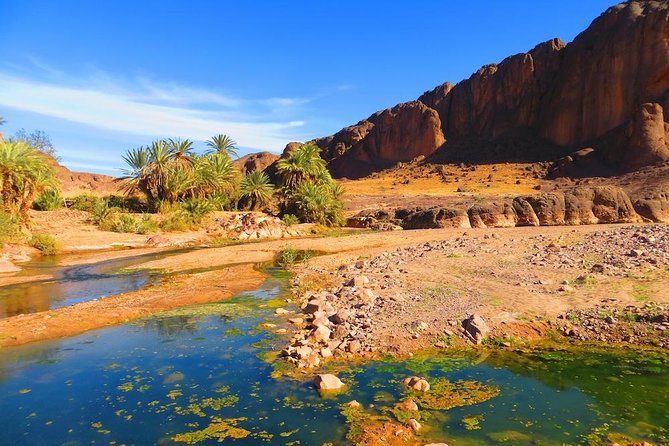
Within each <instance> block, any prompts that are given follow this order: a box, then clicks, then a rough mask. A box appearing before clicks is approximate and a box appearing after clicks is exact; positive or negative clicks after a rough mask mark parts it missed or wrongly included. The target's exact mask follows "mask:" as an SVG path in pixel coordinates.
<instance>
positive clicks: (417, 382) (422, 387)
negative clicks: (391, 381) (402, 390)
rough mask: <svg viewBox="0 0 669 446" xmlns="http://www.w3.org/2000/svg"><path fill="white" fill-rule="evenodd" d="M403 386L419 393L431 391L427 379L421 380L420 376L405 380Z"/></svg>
mask: <svg viewBox="0 0 669 446" xmlns="http://www.w3.org/2000/svg"><path fill="white" fill-rule="evenodd" d="M402 384H404V385H405V386H406V387H408V388H409V389H413V390H417V391H419V392H427V391H428V390H430V383H428V382H427V380H426V379H425V378H421V377H418V376H410V377H408V378H404V380H403V381H402Z"/></svg>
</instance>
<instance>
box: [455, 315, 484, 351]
mask: <svg viewBox="0 0 669 446" xmlns="http://www.w3.org/2000/svg"><path fill="white" fill-rule="evenodd" d="M462 327H463V328H464V329H465V333H466V334H467V335H468V336H470V337H471V339H472V340H473V341H474V342H476V343H477V344H480V343H481V341H483V339H484V338H485V337H487V336H488V334H489V333H490V328H488V324H486V322H485V320H484V319H483V318H482V317H481V316H480V315H478V314H472V315H471V316H469V317H468V318H467V319H465V320H464V321H462Z"/></svg>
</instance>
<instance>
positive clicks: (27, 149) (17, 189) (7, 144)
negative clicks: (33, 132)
mask: <svg viewBox="0 0 669 446" xmlns="http://www.w3.org/2000/svg"><path fill="white" fill-rule="evenodd" d="M55 187H56V184H55V180H54V174H53V167H52V164H51V162H50V160H49V158H48V157H47V155H45V154H44V153H42V152H40V151H39V150H38V149H36V148H34V147H32V146H31V145H29V144H28V143H27V142H25V141H22V140H9V141H4V140H0V194H1V196H2V207H3V210H4V211H5V212H7V213H9V214H13V215H18V217H19V220H20V222H21V223H23V224H28V210H29V209H30V207H31V206H32V204H33V201H35V198H36V197H38V196H39V195H40V194H41V193H42V192H44V191H46V190H47V189H50V188H55Z"/></svg>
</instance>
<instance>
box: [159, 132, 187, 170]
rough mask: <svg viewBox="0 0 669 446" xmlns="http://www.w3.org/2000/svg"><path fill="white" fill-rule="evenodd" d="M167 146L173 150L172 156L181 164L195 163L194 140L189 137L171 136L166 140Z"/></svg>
mask: <svg viewBox="0 0 669 446" xmlns="http://www.w3.org/2000/svg"><path fill="white" fill-rule="evenodd" d="M165 144H166V145H167V147H169V148H170V150H171V152H172V158H173V159H174V161H176V162H177V163H179V164H182V165H184V166H192V164H193V158H192V154H193V142H192V141H190V140H188V139H181V138H170V139H168V140H166V141H165Z"/></svg>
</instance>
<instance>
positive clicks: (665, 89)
mask: <svg viewBox="0 0 669 446" xmlns="http://www.w3.org/2000/svg"><path fill="white" fill-rule="evenodd" d="M668 106H669V5H668V4H667V2H664V1H628V2H625V3H621V4H619V5H617V6H614V7H611V8H609V9H608V10H607V11H605V12H604V13H603V14H602V15H601V16H600V17H598V18H597V19H595V20H594V21H593V22H592V24H591V25H590V26H589V27H588V28H587V29H586V30H585V31H583V32H582V33H581V34H579V35H578V36H577V37H576V38H575V39H574V41H573V42H571V43H569V44H565V43H564V42H562V41H561V40H559V39H552V40H549V41H547V42H544V43H540V44H539V45H537V46H536V47H535V48H533V49H532V50H530V51H529V52H527V53H522V54H516V55H513V56H510V57H508V58H506V59H504V60H503V61H502V62H500V63H499V64H491V65H486V66H484V67H481V68H480V69H479V70H478V71H476V72H475V73H474V74H472V76H471V77H470V78H469V79H466V80H463V81H461V82H459V83H457V84H456V85H453V84H451V83H449V82H446V83H444V84H442V85H439V86H437V87H435V88H434V89H432V90H430V91H427V92H425V93H424V94H423V95H421V96H420V97H419V98H418V99H417V100H415V101H412V102H407V103H402V104H398V105H396V106H394V107H392V108H390V109H387V110H383V111H380V112H377V113H374V114H373V115H371V116H369V117H368V118H367V119H364V120H362V121H360V122H358V123H357V124H355V125H352V126H349V127H346V128H344V129H342V130H341V131H339V132H337V133H335V134H334V135H331V136H328V137H324V138H319V139H316V140H314V141H313V142H314V143H315V144H317V145H318V146H319V147H320V148H321V149H322V151H323V157H324V158H325V159H326V160H327V161H328V163H329V167H330V170H331V172H332V173H333V175H334V176H335V177H339V178H343V177H346V178H360V177H362V176H365V175H368V174H369V173H371V172H374V171H379V170H383V169H385V168H388V167H390V166H393V165H394V164H396V163H397V162H405V161H410V160H412V159H414V158H416V157H418V156H426V157H427V158H428V161H432V162H437V163H459V162H473V163H488V162H507V161H523V162H534V161H546V160H548V161H554V160H556V159H557V158H559V157H563V156H566V155H568V154H570V153H572V152H575V151H577V150H579V149H583V148H592V149H594V150H589V151H587V153H586V154H587V158H588V161H589V162H590V163H591V164H592V165H593V166H597V167H598V168H600V169H602V168H603V169H610V170H612V171H613V172H615V173H622V172H626V171H631V170H635V169H638V168H640V167H643V166H647V165H651V164H654V163H656V162H660V161H665V160H668V159H669V144H668V143H669V124H667V123H666V122H665V116H664V110H665V108H667V107H668ZM290 147H291V145H290V144H289V146H287V148H286V149H287V150H289V148H290ZM565 161H569V160H568V159H565ZM563 164H564V163H563ZM563 170H567V171H568V170H569V166H563Z"/></svg>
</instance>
